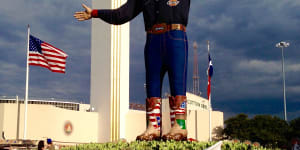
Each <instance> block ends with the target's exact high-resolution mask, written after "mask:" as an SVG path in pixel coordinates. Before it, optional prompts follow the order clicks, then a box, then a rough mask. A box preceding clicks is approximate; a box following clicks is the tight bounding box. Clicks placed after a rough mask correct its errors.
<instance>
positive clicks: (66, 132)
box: [64, 121, 73, 135]
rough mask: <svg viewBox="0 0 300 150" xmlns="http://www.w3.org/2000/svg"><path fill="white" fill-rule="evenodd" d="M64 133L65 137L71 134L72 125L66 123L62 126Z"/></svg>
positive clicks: (68, 122) (69, 122)
mask: <svg viewBox="0 0 300 150" xmlns="http://www.w3.org/2000/svg"><path fill="white" fill-rule="evenodd" d="M64 131H65V134H66V135H70V134H72V132H73V125H72V123H71V121H66V122H65V125H64Z"/></svg>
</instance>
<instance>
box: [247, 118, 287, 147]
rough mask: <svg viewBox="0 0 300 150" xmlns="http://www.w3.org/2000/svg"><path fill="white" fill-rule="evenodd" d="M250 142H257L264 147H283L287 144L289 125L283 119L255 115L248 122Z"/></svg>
mask: <svg viewBox="0 0 300 150" xmlns="http://www.w3.org/2000/svg"><path fill="white" fill-rule="evenodd" d="M249 130H250V137H249V139H250V140H251V141H258V142H260V143H261V144H262V145H264V146H266V147H272V148H276V147H283V146H287V143H288V140H287V139H288V131H289V125H288V124H287V122H286V121H284V120H283V119H280V118H278V117H276V116H275V117H272V116H271V115H257V116H255V117H254V118H253V119H251V120H250V129H249Z"/></svg>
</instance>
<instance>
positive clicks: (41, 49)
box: [28, 35, 68, 73]
mask: <svg viewBox="0 0 300 150" xmlns="http://www.w3.org/2000/svg"><path fill="white" fill-rule="evenodd" d="M67 57H68V55H67V54H66V53H65V52H64V51H62V50H60V49H58V48H56V47H54V46H52V45H50V44H48V43H46V42H44V41H42V40H40V39H38V38H36V37H34V36H32V35H30V40H29V58H28V64H29V65H34V66H40V67H44V68H48V69H49V70H50V71H52V72H57V73H65V71H66V59H67Z"/></svg>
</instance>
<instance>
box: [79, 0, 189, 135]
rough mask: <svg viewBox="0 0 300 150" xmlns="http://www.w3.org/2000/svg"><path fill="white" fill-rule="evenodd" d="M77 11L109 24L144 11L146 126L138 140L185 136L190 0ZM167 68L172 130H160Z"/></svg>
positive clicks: (137, 0) (134, 1)
mask: <svg viewBox="0 0 300 150" xmlns="http://www.w3.org/2000/svg"><path fill="white" fill-rule="evenodd" d="M82 6H83V8H84V9H85V11H81V12H75V14H74V17H75V18H76V19H77V20H79V21H84V20H89V19H91V18H100V19H102V20H104V21H105V22H107V23H109V24H114V25H119V24H123V23H126V22H128V21H130V20H131V19H133V18H134V17H136V16H137V15H138V14H139V13H141V12H143V15H144V23H145V30H146V32H147V41H146V45H145V49H144V55H145V67H146V89H147V99H146V111H147V113H146V117H147V129H146V131H145V132H144V133H142V134H141V135H139V136H137V138H136V139H137V140H146V141H150V140H160V139H163V140H176V141H181V140H186V139H187V129H186V106H187V105H186V101H187V100H186V76H187V62H188V40H187V36H186V26H187V23H188V15H189V8H190V0H128V1H127V2H126V3H125V4H124V5H122V6H121V7H120V8H117V9H99V10H96V9H94V10H93V9H91V8H89V7H87V6H86V5H84V4H82ZM166 72H168V76H169V81H170V89H171V97H170V98H169V103H170V116H171V125H172V128H171V130H170V131H169V132H168V133H167V134H165V135H162V132H161V124H162V122H161V109H160V106H161V88H162V81H163V77H164V74H165V73H166Z"/></svg>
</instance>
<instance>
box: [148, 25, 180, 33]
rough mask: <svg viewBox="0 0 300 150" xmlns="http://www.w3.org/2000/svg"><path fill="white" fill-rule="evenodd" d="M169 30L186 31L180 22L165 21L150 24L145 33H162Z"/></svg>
mask: <svg viewBox="0 0 300 150" xmlns="http://www.w3.org/2000/svg"><path fill="white" fill-rule="evenodd" d="M171 30H181V31H184V32H185V31H186V28H185V26H184V25H182V24H166V23H160V24H155V25H153V26H152V28H150V29H148V30H147V33H150V34H162V33H165V32H168V31H171Z"/></svg>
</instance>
